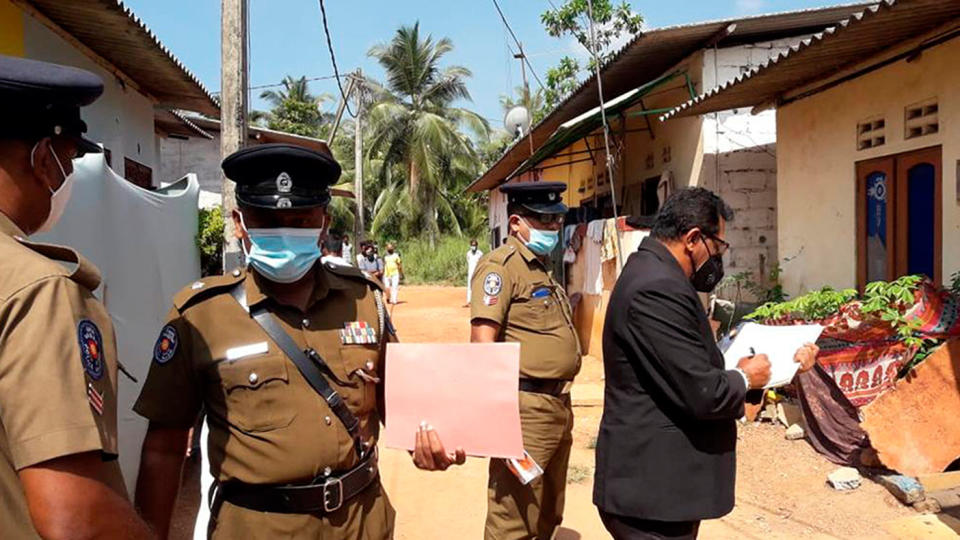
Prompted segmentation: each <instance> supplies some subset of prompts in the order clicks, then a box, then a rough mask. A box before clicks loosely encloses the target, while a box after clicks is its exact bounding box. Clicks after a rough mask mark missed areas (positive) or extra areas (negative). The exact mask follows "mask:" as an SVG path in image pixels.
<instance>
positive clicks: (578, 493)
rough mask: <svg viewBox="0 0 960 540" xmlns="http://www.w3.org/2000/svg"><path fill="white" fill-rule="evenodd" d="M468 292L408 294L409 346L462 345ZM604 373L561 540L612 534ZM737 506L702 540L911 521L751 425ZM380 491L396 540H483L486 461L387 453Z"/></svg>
mask: <svg viewBox="0 0 960 540" xmlns="http://www.w3.org/2000/svg"><path fill="white" fill-rule="evenodd" d="M464 294H465V293H464V289H462V288H452V287H403V288H401V290H400V300H401V301H402V302H403V303H401V304H399V305H397V306H395V309H394V312H393V319H394V324H395V325H396V327H397V331H398V332H399V334H400V339H401V340H403V341H406V342H415V341H432V342H456V341H465V340H467V339H468V336H469V322H468V317H469V310H468V309H467V308H464V307H462V306H463V303H464V300H465V298H464ZM602 375H603V367H602V365H601V363H600V362H599V361H598V360H596V359H594V358H591V357H588V358H586V359H585V360H584V368H583V371H582V372H581V373H580V375H579V376H578V378H577V384H576V386H575V388H574V391H573V398H574V406H575V411H574V412H575V414H576V424H575V428H574V450H573V453H572V456H571V460H570V473H569V476H570V479H571V483H570V484H569V486H568V489H567V505H566V511H565V516H564V522H563V524H564V528H563V530H562V531H561V533H560V534H559V535H558V538H559V539H576V538H583V539H589V540H593V539H603V538H609V535H608V534H607V532H606V531H605V529H604V528H603V526H602V524H601V523H600V518H599V517H598V515H597V511H596V507H594V506H593V503H592V497H591V495H592V490H593V467H594V452H593V449H592V446H593V442H594V440H595V437H596V434H597V426H598V425H599V422H600V415H601V412H602V407H601V405H602V396H603V381H602ZM738 448H739V452H738V463H737V465H738V474H737V506H736V508H735V509H734V511H733V512H732V513H731V514H730V515H728V516H726V517H724V518H723V519H721V520H715V521H710V522H707V523H704V525H703V527H702V528H701V532H702V534H701V537H702V538H730V539H734V538H737V539H740V538H858V539H860V538H862V539H867V538H884V537H889V536H887V535H886V533H885V532H883V525H884V524H885V523H887V522H889V521H891V520H894V519H897V518H903V517H908V516H913V515H914V512H913V510H911V509H909V508H905V507H903V506H901V505H900V503H898V502H897V501H896V500H895V499H894V498H893V497H892V496H891V495H889V494H888V493H887V492H886V490H884V489H883V488H882V487H880V486H878V485H876V484H873V483H871V482H869V481H865V482H864V485H863V486H862V487H861V488H860V489H858V490H856V491H853V492H847V493H840V492H836V491H833V490H832V489H831V488H829V487H827V486H826V484H825V480H826V476H827V474H828V473H830V472H831V471H832V470H834V469H835V468H836V467H835V466H834V465H832V464H830V463H829V462H827V461H826V460H825V459H823V458H821V457H820V456H819V454H817V453H816V452H814V451H813V449H812V448H810V446H809V445H808V444H806V443H805V442H803V441H799V442H792V441H787V440H785V439H784V438H783V429H782V428H778V427H774V426H771V425H769V424H763V425H751V426H744V427H741V429H740V440H739V444H738ZM382 456H383V464H382V469H383V482H384V486H385V487H386V490H387V492H388V493H389V494H390V498H391V500H392V501H393V505H394V506H395V507H396V509H397V538H399V539H409V540H414V539H417V540H420V539H427V538H431V539H432V538H482V533H483V519H484V515H485V512H486V470H487V462H486V460H481V459H470V460H468V462H467V464H466V465H465V466H463V467H460V468H457V469H451V470H449V471H447V472H445V473H424V472H421V471H418V470H416V469H415V468H414V467H413V465H412V463H411V462H410V458H409V456H408V455H407V454H406V453H405V452H396V451H393V450H383V452H382Z"/></svg>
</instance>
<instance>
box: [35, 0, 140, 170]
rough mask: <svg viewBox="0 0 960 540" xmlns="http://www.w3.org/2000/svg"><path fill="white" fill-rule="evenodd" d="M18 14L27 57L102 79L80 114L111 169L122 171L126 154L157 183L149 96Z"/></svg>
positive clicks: (58, 37) (37, 23)
mask: <svg viewBox="0 0 960 540" xmlns="http://www.w3.org/2000/svg"><path fill="white" fill-rule="evenodd" d="M22 16H23V23H24V39H23V41H24V53H25V56H26V57H27V58H32V59H35V60H43V61H46V62H55V63H58V64H64V65H70V66H74V67H78V68H82V69H86V70H88V71H92V72H94V73H96V74H97V75H99V76H100V77H101V78H102V79H103V83H104V92H103V95H102V96H101V97H100V99H98V100H97V101H95V102H94V103H93V104H92V105H90V106H88V107H84V108H83V109H81V116H82V118H83V120H84V121H85V122H86V123H87V128H88V131H87V137H88V138H89V139H91V140H94V141H97V142H101V143H103V145H104V147H106V148H108V149H110V151H111V152H112V162H113V169H114V170H116V171H117V172H118V173H120V174H121V175H122V174H123V158H124V157H128V158H130V159H133V160H135V161H137V162H139V163H142V164H144V165H146V166H148V167H150V168H151V169H153V183H154V185H155V186H158V185H159V178H158V172H159V171H158V155H157V144H156V137H157V136H156V133H155V132H154V118H153V103H152V102H151V101H150V99H148V98H147V97H146V96H144V95H143V94H140V93H139V92H137V91H136V90H134V89H133V88H129V87H125V86H124V85H123V84H122V83H121V82H120V80H119V79H118V78H117V77H115V76H114V75H113V74H111V73H109V72H108V71H106V70H105V69H103V68H101V67H100V66H98V65H97V64H96V63H94V62H93V61H92V60H90V59H89V58H88V57H87V56H85V55H84V54H83V53H82V52H80V51H79V50H77V49H76V48H74V47H73V46H72V45H70V44H69V43H67V42H66V41H64V40H63V38H61V37H60V36H58V35H56V34H55V33H53V32H52V31H50V30H49V29H48V28H47V27H45V26H43V25H42V24H40V23H39V22H38V21H37V20H36V19H34V18H33V17H30V16H29V15H26V14H23V15H22Z"/></svg>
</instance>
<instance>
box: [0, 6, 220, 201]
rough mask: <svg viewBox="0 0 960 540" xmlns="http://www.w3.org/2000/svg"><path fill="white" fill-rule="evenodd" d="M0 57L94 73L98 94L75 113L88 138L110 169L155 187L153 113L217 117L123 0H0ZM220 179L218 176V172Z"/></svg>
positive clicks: (157, 153)
mask: <svg viewBox="0 0 960 540" xmlns="http://www.w3.org/2000/svg"><path fill="white" fill-rule="evenodd" d="M0 54H5V55H11V56H19V57H25V58H32V59H35V60H43V61H46V62H54V63H58V64H65V65H69V66H74V67H78V68H82V69H86V70H89V71H92V72H94V73H96V74H97V75H99V76H100V77H101V78H102V79H103V81H104V92H103V96H101V98H100V99H99V100H97V101H96V102H95V103H93V104H92V105H90V106H89V107H84V108H83V109H82V111H81V116H82V118H83V120H84V121H85V122H86V123H87V126H88V129H89V131H88V133H87V136H88V137H89V138H90V139H92V140H94V141H97V142H99V143H101V144H102V145H103V148H104V154H105V157H106V159H107V162H108V164H109V165H110V166H111V168H112V169H114V170H115V171H117V172H118V173H119V174H121V175H123V176H124V177H125V178H126V179H127V180H129V181H131V182H133V183H134V184H137V185H139V186H141V187H144V188H147V189H155V188H158V187H159V186H160V184H161V181H172V180H176V178H163V177H162V176H161V174H160V171H161V161H162V158H161V141H162V139H163V138H164V137H165V136H166V132H165V131H163V130H162V129H160V127H159V126H158V123H157V121H156V118H155V115H156V111H169V110H189V111H196V112H198V113H203V114H206V115H210V116H219V114H220V108H219V105H218V103H217V101H216V100H215V99H214V97H213V95H211V93H210V92H209V91H207V89H206V88H204V86H203V84H201V83H200V81H199V80H198V79H197V78H196V77H195V76H194V75H193V74H192V73H191V72H190V71H189V70H188V69H187V68H186V67H185V66H184V65H183V64H182V63H181V62H180V60H178V59H177V57H176V56H174V55H173V53H171V52H170V50H169V49H167V47H166V46H164V44H163V43H162V42H161V41H160V39H159V38H158V37H157V36H156V35H155V34H154V33H153V32H152V31H151V30H150V28H149V27H147V25H146V23H144V22H143V21H142V20H141V19H140V18H138V17H137V16H136V15H135V14H134V13H133V12H132V11H131V10H130V8H129V7H127V6H125V5H124V3H123V2H122V1H121V0H71V1H69V2H64V1H58V0H0ZM218 178H219V177H218Z"/></svg>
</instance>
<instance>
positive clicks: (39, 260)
mask: <svg viewBox="0 0 960 540" xmlns="http://www.w3.org/2000/svg"><path fill="white" fill-rule="evenodd" d="M22 236H23V232H22V231H20V230H19V229H18V228H17V226H16V225H15V224H14V223H13V222H12V221H10V219H9V218H7V217H6V216H4V215H3V214H0V529H2V531H3V533H2V534H0V536H3V537H4V538H7V537H10V538H36V537H37V533H36V531H35V529H34V527H33V523H32V521H31V520H30V515H29V513H28V511H27V502H26V498H25V496H24V492H23V487H22V486H21V484H20V479H19V477H18V476H17V471H19V470H21V469H24V468H26V467H30V466H32V465H36V464H38V463H41V462H44V461H47V460H51V459H55V458H59V457H64V456H68V455H72V454H80V453H84V452H92V451H99V452H102V453H103V455H104V456H105V457H107V458H108V459H109V460H110V461H111V466H112V467H118V466H117V464H116V461H115V458H116V454H117V347H116V340H115V337H114V333H113V325H112V324H111V322H110V317H109V315H107V311H106V309H104V307H103V305H102V304H101V303H100V302H99V301H98V300H97V299H96V298H95V297H94V296H93V292H92V291H93V290H94V289H96V288H97V286H99V284H100V273H99V271H98V270H97V269H96V268H95V267H94V266H93V265H91V264H90V263H89V262H88V261H87V260H86V259H84V258H83V257H81V256H79V255H78V254H77V253H76V252H74V251H73V250H71V249H69V248H64V247H59V246H52V245H44V244H31V243H28V242H26V241H24V240H23V239H22ZM68 266H69V267H68ZM118 472H119V469H118Z"/></svg>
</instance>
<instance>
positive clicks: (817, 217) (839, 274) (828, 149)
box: [777, 39, 960, 294]
mask: <svg viewBox="0 0 960 540" xmlns="http://www.w3.org/2000/svg"><path fill="white" fill-rule="evenodd" d="M958 57H960V39H954V40H952V41H950V42H947V43H945V44H942V45H939V46H937V47H934V48H932V49H928V50H926V51H924V52H923V53H922V54H921V55H920V56H919V58H917V59H916V60H914V61H913V62H910V63H907V62H905V61H899V62H897V63H894V64H891V65H889V66H886V67H884V68H881V69H879V70H877V71H874V72H872V73H868V74H866V75H864V76H862V77H859V78H857V79H854V80H852V81H849V82H847V83H844V84H841V85H839V86H836V87H834V88H831V89H829V90H826V91H824V92H821V93H818V94H815V95H813V96H810V97H808V98H805V99H802V100H800V101H796V102H794V103H791V104H788V105H786V106H784V107H781V108H780V109H779V110H778V111H777V124H778V139H779V142H778V152H777V153H778V159H777V168H778V171H779V173H778V179H777V184H778V186H777V187H778V189H777V205H778V209H779V224H780V227H779V244H780V253H781V255H782V256H785V257H788V256H795V258H794V259H793V260H792V261H790V262H789V263H787V264H786V265H785V266H784V272H785V273H784V283H785V286H786V289H787V291H788V292H789V293H791V294H798V293H800V292H802V291H807V290H810V289H814V288H819V287H821V286H823V285H830V286H833V287H836V288H839V287H853V286H855V285H856V260H857V259H856V215H855V198H856V181H855V174H856V169H855V167H856V162H858V161H862V160H866V159H870V158H876V157H882V156H887V155H893V154H898V153H902V152H907V151H911V150H917V149H921V148H927V147H930V146H936V145H941V146H942V155H943V199H942V204H943V227H942V230H943V238H942V241H943V268H942V273H943V276H944V279H947V278H948V277H949V276H950V274H951V273H952V272H955V271H957V270H960V249H958V241H960V203H958V201H957V168H958V163H960V71H958V70H957V68H956V65H957V64H956V59H957V58H958ZM934 96H936V97H937V98H938V100H939V105H940V113H939V118H940V131H939V133H937V134H934V135H927V136H923V137H919V138H915V139H909V140H907V139H905V138H904V128H903V124H904V107H905V106H907V105H910V104H913V103H916V102H918V101H921V100H924V99H927V98H931V97H934ZM876 115H882V116H883V117H884V118H885V119H886V144H884V145H883V146H879V147H876V148H872V149H869V150H863V151H858V150H857V145H856V139H857V137H856V130H857V123H858V122H859V121H862V120H865V119H867V118H870V117H873V116H876Z"/></svg>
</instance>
